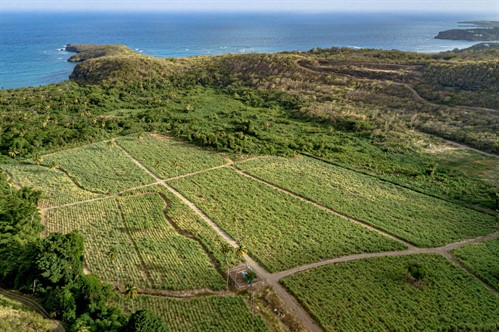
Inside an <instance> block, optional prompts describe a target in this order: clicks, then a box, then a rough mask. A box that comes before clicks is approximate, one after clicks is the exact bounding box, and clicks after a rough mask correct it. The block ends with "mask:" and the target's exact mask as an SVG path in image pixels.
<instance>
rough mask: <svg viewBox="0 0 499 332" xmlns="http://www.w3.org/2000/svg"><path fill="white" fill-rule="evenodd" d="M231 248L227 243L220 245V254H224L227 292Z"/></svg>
mask: <svg viewBox="0 0 499 332" xmlns="http://www.w3.org/2000/svg"><path fill="white" fill-rule="evenodd" d="M233 250H234V249H233V248H232V247H231V246H230V244H228V243H227V242H223V243H222V248H221V251H222V254H224V258H225V265H226V266H227V290H229V254H232V253H233Z"/></svg>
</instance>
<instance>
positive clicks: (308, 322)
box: [117, 144, 322, 332]
mask: <svg viewBox="0 0 499 332" xmlns="http://www.w3.org/2000/svg"><path fill="white" fill-rule="evenodd" d="M117 146H119V147H120V148H121V149H122V150H123V151H124V153H125V154H126V155H127V156H128V157H129V158H130V159H131V160H132V161H133V162H134V163H135V164H136V165H137V166H139V167H140V168H141V169H143V170H144V171H145V172H147V173H148V174H149V175H151V176H152V177H153V178H154V179H156V181H158V183H160V184H162V185H163V186H165V187H166V188H167V189H168V190H169V191H170V192H172V193H173V194H174V195H175V196H177V197H178V198H179V199H180V200H181V201H182V202H184V203H185V204H186V205H187V206H189V207H190V208H191V209H192V210H193V211H194V212H196V214H197V215H198V216H200V217H201V218H202V219H203V220H204V221H205V222H206V223H207V224H208V225H209V226H210V227H211V228H212V229H213V230H214V231H215V232H216V233H217V234H218V235H219V236H220V237H222V238H223V239H224V240H225V241H226V242H228V243H229V244H230V245H231V246H232V247H233V248H237V247H238V244H237V243H236V241H235V240H234V239H232V237H231V236H230V235H229V234H227V233H226V232H225V231H224V230H222V229H221V228H220V227H219V226H218V225H217V224H216V223H215V222H214V221H213V220H211V218H210V217H208V216H207V215H206V214H205V213H204V212H203V211H201V210H200V209H199V208H198V207H197V206H196V205H194V203H192V202H191V201H189V200H188V199H187V198H185V197H184V196H183V195H182V194H180V193H179V192H178V191H177V190H175V189H174V188H172V187H171V186H170V185H168V184H167V183H166V182H165V181H164V180H162V179H160V178H158V177H157V176H156V174H154V173H153V172H151V171H150V170H149V169H148V168H147V167H145V166H144V165H143V164H142V163H140V162H139V161H138V160H136V159H135V158H134V157H133V156H132V155H130V154H129V153H128V151H126V150H125V149H123V148H122V147H121V146H120V145H118V144H117ZM244 258H245V259H246V261H247V262H248V264H250V265H251V267H252V268H253V269H254V270H255V272H256V273H257V274H258V275H259V276H260V277H261V278H262V279H263V280H264V281H266V282H267V284H268V285H269V286H271V287H272V288H273V289H274V292H275V293H276V294H277V296H279V297H280V298H281V299H282V300H283V302H284V303H285V305H286V306H288V308H289V309H290V310H291V311H292V312H293V313H294V314H295V316H296V317H297V318H298V319H299V320H300V321H301V322H302V323H303V324H304V326H305V327H306V328H307V329H308V330H309V331H311V332H318V331H322V330H321V328H320V327H319V326H318V325H317V323H316V322H315V321H314V320H313V319H312V318H311V317H310V315H309V314H308V313H307V312H306V311H305V310H304V309H303V308H302V307H301V306H300V305H299V304H298V302H297V301H296V299H295V298H294V297H293V296H292V295H291V294H290V293H288V291H287V290H286V289H285V288H284V287H283V286H281V285H280V284H279V280H277V279H274V278H272V275H271V274H270V273H269V272H268V271H266V270H265V269H264V268H263V267H261V266H260V264H258V263H257V262H256V261H255V260H253V259H252V258H251V257H249V256H248V255H245V256H244Z"/></svg>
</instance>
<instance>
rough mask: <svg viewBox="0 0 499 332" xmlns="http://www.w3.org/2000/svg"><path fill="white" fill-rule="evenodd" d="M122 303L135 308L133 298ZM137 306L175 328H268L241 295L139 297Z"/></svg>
mask: <svg viewBox="0 0 499 332" xmlns="http://www.w3.org/2000/svg"><path fill="white" fill-rule="evenodd" d="M119 303H120V304H121V306H123V307H124V308H125V309H128V310H130V309H131V303H130V301H128V300H125V299H123V298H121V299H120V300H119ZM134 308H135V309H136V310H140V309H149V310H151V311H153V312H155V313H156V314H158V315H159V316H161V317H162V318H163V319H164V320H165V322H166V323H167V325H168V326H169V327H170V330H171V331H178V332H182V331H185V332H193V331H199V332H201V331H231V332H237V331H240V332H245V331H255V332H256V331H268V330H267V328H266V327H265V324H264V322H263V321H262V319H261V318H260V317H258V316H256V315H253V314H252V313H251V311H250V308H249V307H248V305H247V304H246V303H245V302H244V299H243V298H242V297H241V296H235V297H211V296H206V297H198V298H190V299H171V298H165V297H154V296H139V297H138V298H137V299H136V300H135V301H134Z"/></svg>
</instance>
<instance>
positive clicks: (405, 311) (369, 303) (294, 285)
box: [282, 255, 499, 331]
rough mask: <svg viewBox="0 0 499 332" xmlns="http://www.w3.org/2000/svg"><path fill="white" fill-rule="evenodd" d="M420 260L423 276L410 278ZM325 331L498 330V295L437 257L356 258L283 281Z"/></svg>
mask: <svg viewBox="0 0 499 332" xmlns="http://www.w3.org/2000/svg"><path fill="white" fill-rule="evenodd" d="M413 261H417V262H419V263H420V264H421V265H422V266H423V267H424V268H425V269H426V270H427V273H428V275H427V277H426V278H425V279H424V283H423V284H422V285H417V284H415V283H414V282H413V281H411V280H410V279H409V276H408V272H407V271H408V265H409V264H410V262H413ZM282 282H283V284H284V285H285V286H286V287H287V288H288V289H290V290H291V292H292V293H293V294H294V295H295V296H297V297H298V299H299V300H300V302H301V303H303V305H304V306H305V307H306V308H307V309H308V310H309V311H310V312H311V313H312V315H313V316H314V317H315V318H316V319H317V321H318V322H319V323H320V324H321V325H322V327H323V328H324V329H325V330H326V331H469V330H476V331H497V328H498V327H499V320H498V319H497V317H499V298H498V297H497V296H496V295H494V294H492V293H491V292H490V291H489V290H488V289H486V288H485V287H484V286H482V285H481V284H480V283H479V282H478V281H476V280H475V279H474V278H473V277H472V276H470V275H469V274H467V273H465V272H464V271H462V270H461V269H459V268H458V267H456V266H454V265H453V264H452V263H451V262H449V261H447V260H446V259H445V258H443V257H441V256H436V255H412V256H400V257H383V258H375V259H367V260H358V261H353V262H348V263H342V264H338V265H330V266H325V267H321V268H318V269H314V270H311V271H307V272H303V273H300V274H297V275H294V276H291V277H288V278H285V279H283V281H282Z"/></svg>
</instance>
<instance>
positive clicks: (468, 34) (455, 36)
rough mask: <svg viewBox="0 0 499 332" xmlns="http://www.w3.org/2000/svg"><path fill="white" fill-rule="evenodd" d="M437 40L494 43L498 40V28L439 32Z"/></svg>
mask: <svg viewBox="0 0 499 332" xmlns="http://www.w3.org/2000/svg"><path fill="white" fill-rule="evenodd" d="M435 38H437V39H450V40H470V41H495V40H499V27H495V28H485V29H483V28H477V29H452V30H445V31H440V32H439V33H438V35H437V36H436V37H435Z"/></svg>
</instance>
